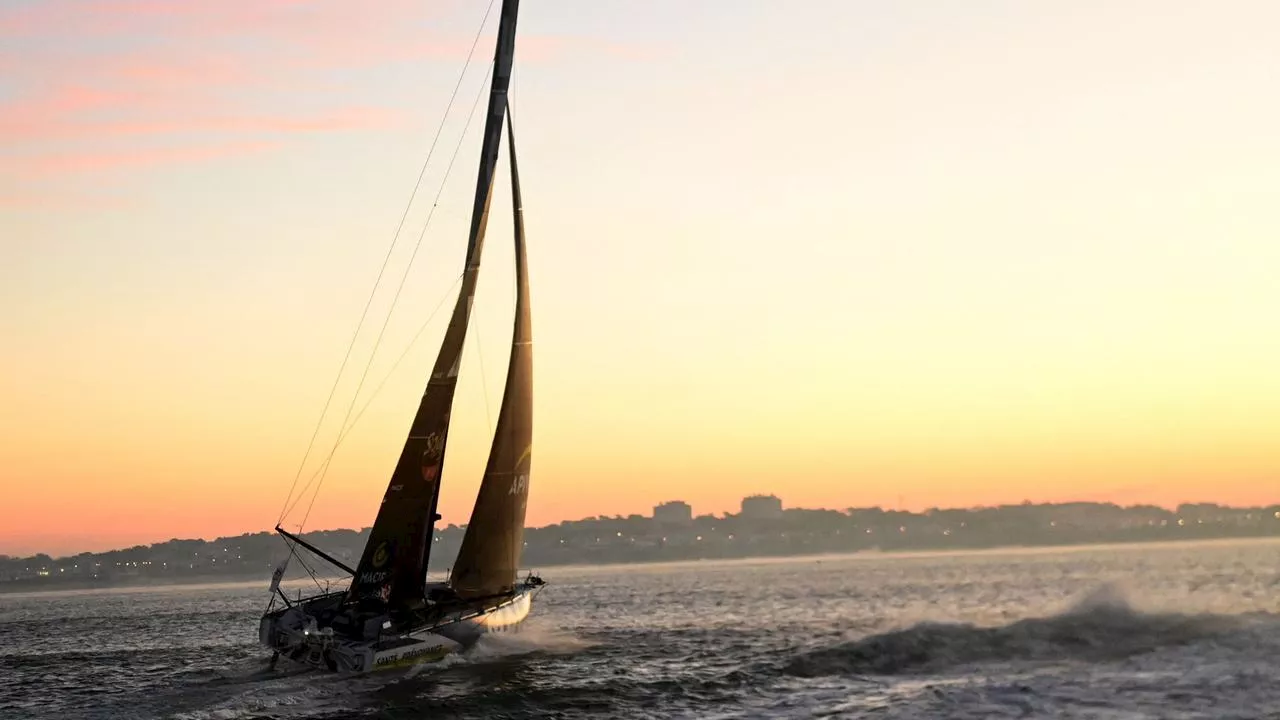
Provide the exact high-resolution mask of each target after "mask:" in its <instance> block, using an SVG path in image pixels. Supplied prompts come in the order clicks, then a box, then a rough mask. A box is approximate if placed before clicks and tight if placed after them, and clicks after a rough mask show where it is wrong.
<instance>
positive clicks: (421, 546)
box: [348, 0, 520, 605]
mask: <svg viewBox="0 0 1280 720" xmlns="http://www.w3.org/2000/svg"><path fill="white" fill-rule="evenodd" d="M519 5H520V3H519V0H503V3H502V15H501V19H500V21H499V25H498V43H497V51H496V52H495V55H494V61H493V62H494V67H493V79H492V82H491V85H490V92H489V105H488V113H487V115H486V116H485V125H484V141H483V145H482V146H481V150H480V172H479V176H478V178H477V179H476V195H475V203H474V205H473V206H472V212H471V232H470V234H469V236H468V241H467V257H466V265H465V270H464V271H463V277H462V287H461V289H460V290H459V292H458V300H457V303H456V304H455V305H454V308H453V315H452V317H451V318H450V319H449V327H448V329H447V330H445V334H444V340H443V341H442V342H441V344H440V354H439V355H438V356H437V357H436V363H435V366H434V367H433V368H432V370H431V378H430V380H429V381H428V382H427V389H426V392H425V393H424V394H423V396H422V401H421V403H420V404H419V406H418V412H417V414H416V415H415V416H414V418H413V424H412V425H411V426H410V428H409V437H408V438H407V439H406V440H405V444H404V449H403V450H402V451H401V452H400V459H399V461H398V462H397V463H396V467H395V470H394V471H393V472H392V473H391V480H390V482H389V483H388V484H387V491H386V494H385V495H383V498H382V506H381V507H380V508H379V510H378V516H377V519H375V520H374V523H373V528H372V530H371V531H370V533H369V541H368V543H367V544H366V545H365V548H364V552H363V554H362V555H361V557H360V564H359V565H357V566H356V575H355V577H354V578H353V579H352V581H351V589H350V591H349V594H348V600H349V601H357V600H375V599H376V600H381V601H383V602H386V603H389V604H392V605H405V604H411V603H415V602H418V601H421V600H422V597H423V584H424V582H425V581H426V574H427V561H428V559H429V557H430V554H431V537H432V531H433V529H434V527H435V521H436V520H437V519H439V518H438V516H437V515H436V502H437V500H438V499H439V493H440V475H441V472H442V470H443V467H444V453H445V446H446V444H447V442H448V438H449V416H450V413H451V412H452V409H453V395H454V390H455V389H456V387H457V384H458V367H459V365H460V364H461V361H462V348H463V343H464V341H465V340H466V334H467V325H468V323H469V321H470V319H471V304H472V301H473V300H474V299H475V292H476V279H477V277H478V275H479V272H480V256H481V251H482V250H483V248H484V234H485V227H486V225H487V223H488V219H489V202H490V198H491V196H492V189H493V172H494V168H495V167H496V166H497V163H498V150H499V145H500V143H501V141H502V123H503V119H504V116H505V113H506V109H507V89H508V87H509V86H510V83H511V63H512V58H513V56H514V53H515V34H516V12H517V10H518V8H519Z"/></svg>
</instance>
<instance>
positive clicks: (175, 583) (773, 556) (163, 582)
mask: <svg viewBox="0 0 1280 720" xmlns="http://www.w3.org/2000/svg"><path fill="white" fill-rule="evenodd" d="M1267 544H1277V545H1280V536H1276V535H1236V536H1231V535H1224V536H1220V537H1196V538H1183V539H1160V540H1128V541H1126V540H1120V541H1115V540H1110V541H1099V542H1085V541H1081V542H1066V543H1054V544H1048V543H1046V544H1028V543H1020V544H1014V543H1010V544H1004V545H991V546H988V547H966V548H954V547H952V548H947V547H936V548H910V549H908V548H902V549H894V550H876V549H869V550H867V549H864V550H854V551H848V552H811V553H757V554H744V555H740V556H723V555H717V556H713V557H686V558H671V559H669V560H621V561H607V562H590V561H586V562H569V563H555V564H548V565H540V566H539V569H540V570H545V569H553V570H554V569H555V568H564V569H575V570H587V569H590V570H603V569H610V568H615V569H624V568H637V569H638V568H644V567H655V568H660V567H663V566H681V565H691V564H698V563H717V564H737V563H743V564H748V563H752V562H788V561H795V560H811V561H821V560H824V559H832V560H836V559H842V560H843V559H857V558H864V559H867V560H870V561H874V560H878V559H890V558H901V559H909V558H929V557H948V556H955V557H971V556H982V555H1002V554H1019V555H1021V554H1053V553H1061V552H1087V551H1097V550H1104V551H1105V550H1136V549H1141V548H1148V549H1157V548H1164V549H1169V548H1177V547H1192V546H1204V545H1267ZM525 571H526V570H522V571H521V572H525ZM269 575H270V574H269V573H268V574H266V575H260V574H249V573H229V574H227V575H220V574H202V575H198V576H187V577H181V578H172V579H171V578H156V577H152V578H139V579H137V581H134V582H93V581H86V580H82V579H75V580H71V579H68V580H46V579H43V578H40V579H29V580H17V581H8V582H0V596H3V595H45V594H62V593H96V592H110V591H138V590H153V589H154V590H159V589H162V588H172V589H192V588H196V587H201V586H218V585H250V584H253V583H259V582H260V583H261V584H262V586H263V591H264V592H265V591H266V588H267V586H268V584H269V583H270V577H269ZM307 581H308V578H290V579H288V580H286V581H284V583H282V586H285V587H293V586H294V585H295V584H305V583H306V582H307Z"/></svg>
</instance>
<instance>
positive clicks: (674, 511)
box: [653, 500, 693, 525]
mask: <svg viewBox="0 0 1280 720" xmlns="http://www.w3.org/2000/svg"><path fill="white" fill-rule="evenodd" d="M653 520H654V522H658V523H664V524H668V525H688V524H690V523H692V522H693V508H692V507H690V505H689V503H687V502H684V501H683V500H672V501H671V502H665V503H662V504H661V505H655V506H654V508H653Z"/></svg>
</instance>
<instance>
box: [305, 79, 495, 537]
mask: <svg viewBox="0 0 1280 720" xmlns="http://www.w3.org/2000/svg"><path fill="white" fill-rule="evenodd" d="M492 72H493V63H490V64H489V69H488V70H486V71H485V73H484V79H483V80H481V82H480V92H478V93H476V99H475V102H473V103H472V104H471V112H470V113H469V114H468V115H467V122H466V124H465V125H463V126H462V135H461V136H459V138H458V144H457V146H455V147H454V149H453V157H451V158H449V165H448V166H447V167H446V168H445V170H444V177H443V178H442V179H441V180H440V189H439V191H437V192H436V199H435V202H433V203H432V204H431V211H430V212H428V213H427V220H426V222H425V223H423V225H422V232H420V233H418V241H417V242H416V243H414V246H413V253H412V254H411V255H410V256H409V264H408V265H406V266H405V269H404V273H402V274H401V275H400V285H399V287H397V288H396V293H395V295H394V296H392V298H391V307H390V308H388V309H387V317H386V319H385V320H383V322H382V330H380V331H379V332H378V339H377V340H375V341H374V342H373V351H372V352H370V353H369V361H368V362H367V363H365V366H364V372H363V373H361V375H360V382H359V383H357V384H356V392H355V394H354V395H352V396H351V403H350V404H349V405H347V412H346V415H344V416H343V418H342V422H340V423H338V427H339V428H341V427H344V426H345V425H346V424H347V421H348V420H349V419H350V418H351V411H352V410H353V409H354V408H355V405H356V400H357V399H358V398H359V396H360V390H361V389H363V388H364V381H365V379H366V378H368V376H369V368H371V367H372V366H373V359H374V358H375V357H377V355H378V347H379V346H380V345H381V344H382V338H383V335H384V334H386V331H387V325H388V324H390V323H391V316H392V314H393V313H394V312H395V309H396V303H397V302H398V301H399V300H400V293H401V292H402V291H403V290H404V283H405V281H406V280H408V279H409V271H410V270H412V269H413V261H414V259H415V258H417V257H418V250H420V249H421V248H422V239H423V238H424V237H426V235H427V228H428V227H430V226H431V219H432V218H433V217H435V214H436V208H438V207H440V197H441V196H442V195H444V189H445V186H446V185H447V184H448V182H449V175H450V174H452V173H453V166H454V164H455V163H456V162H457V161H458V154H459V153H460V152H461V151H462V145H463V142H464V141H465V140H466V139H467V130H468V129H469V128H470V127H471V121H472V120H473V119H475V115H476V108H478V107H480V99H481V98H483V97H484V95H485V92H484V91H485V89H486V88H487V87H488V85H489V75H490V74H492ZM337 451H338V443H337V442H336V441H335V442H334V444H333V447H332V448H331V449H330V450H329V456H328V457H327V458H326V459H325V464H324V467H325V470H324V471H323V472H321V473H320V480H319V482H317V483H316V490H315V494H313V495H312V496H311V502H310V503H308V505H307V512H306V513H305V514H304V515H303V516H302V522H303V524H306V522H307V518H309V517H310V516H311V508H312V507H314V506H315V504H316V497H318V496H319V494H320V487H321V486H322V485H324V479H325V477H326V476H327V475H328V472H329V471H328V467H329V464H330V463H331V462H332V461H333V455H334V453H336V452H337Z"/></svg>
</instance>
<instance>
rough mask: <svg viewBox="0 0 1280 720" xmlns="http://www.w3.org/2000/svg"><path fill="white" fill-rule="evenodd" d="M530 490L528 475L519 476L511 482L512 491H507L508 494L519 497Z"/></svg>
mask: <svg viewBox="0 0 1280 720" xmlns="http://www.w3.org/2000/svg"><path fill="white" fill-rule="evenodd" d="M528 490H529V476H528V475H527V474H526V475H517V476H516V477H515V479H514V480H512V481H511V489H510V490H508V491H507V494H508V495H519V494H520V493H524V492H528Z"/></svg>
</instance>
